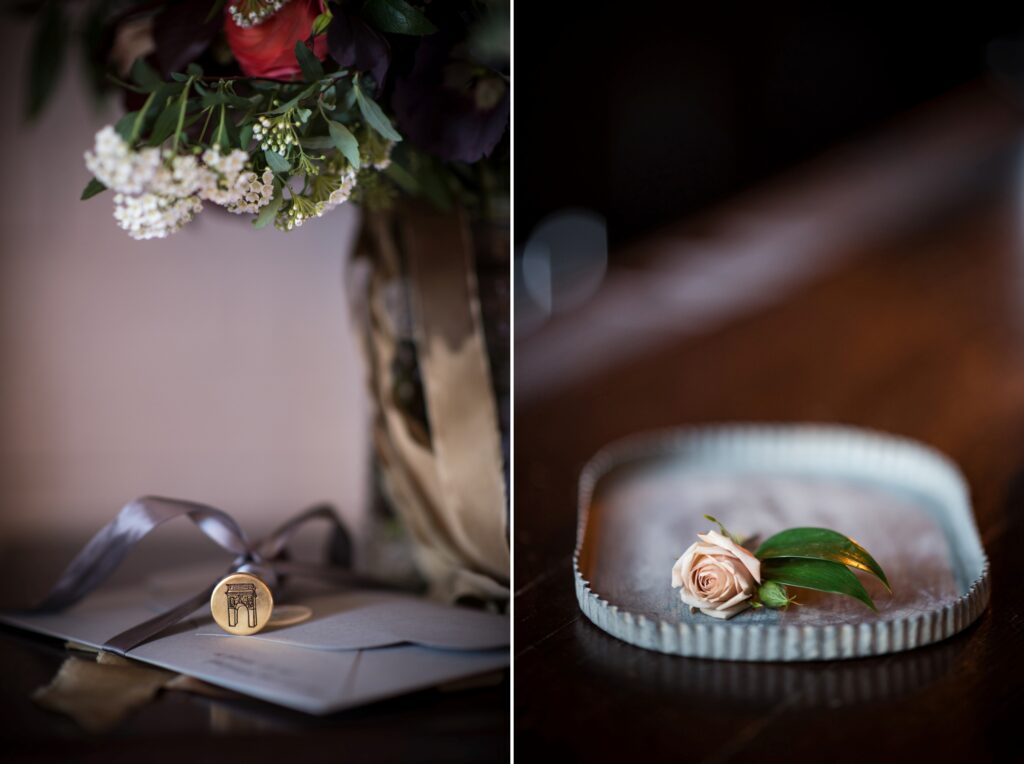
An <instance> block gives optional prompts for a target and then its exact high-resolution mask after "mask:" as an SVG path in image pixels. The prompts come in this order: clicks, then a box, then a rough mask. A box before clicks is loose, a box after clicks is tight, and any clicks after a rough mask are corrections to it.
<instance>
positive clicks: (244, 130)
mask: <svg viewBox="0 0 1024 764" xmlns="http://www.w3.org/2000/svg"><path fill="white" fill-rule="evenodd" d="M250 143H252V125H251V124H249V125H242V127H241V128H239V130H238V147H239V148H241V149H243V150H245V151H248V150H249V144H250Z"/></svg>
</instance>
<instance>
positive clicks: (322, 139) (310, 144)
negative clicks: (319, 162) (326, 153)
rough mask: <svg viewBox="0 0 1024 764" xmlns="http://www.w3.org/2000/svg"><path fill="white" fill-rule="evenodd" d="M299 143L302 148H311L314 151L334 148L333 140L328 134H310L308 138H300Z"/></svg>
mask: <svg viewBox="0 0 1024 764" xmlns="http://www.w3.org/2000/svg"><path fill="white" fill-rule="evenodd" d="M299 145H300V146H302V148H304V149H313V150H314V151H319V150H321V149H333V148H335V145H334V140H333V139H332V138H331V137H330V136H329V135H311V136H309V137H308V138H300V139H299Z"/></svg>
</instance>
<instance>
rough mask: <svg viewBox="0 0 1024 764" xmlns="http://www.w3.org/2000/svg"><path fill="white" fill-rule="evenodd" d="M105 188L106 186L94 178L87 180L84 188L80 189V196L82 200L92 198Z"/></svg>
mask: <svg viewBox="0 0 1024 764" xmlns="http://www.w3.org/2000/svg"><path fill="white" fill-rule="evenodd" d="M106 190H107V187H106V186H104V185H103V184H102V183H100V182H99V181H98V180H96V178H93V179H92V180H90V181H89V183H88V184H87V185H86V187H85V188H84V189H82V198H81V200H82V201H83V202H84V201H85V200H86V199H92V198H93V197H94V196H96V194H99V193H102V192H104V191H106Z"/></svg>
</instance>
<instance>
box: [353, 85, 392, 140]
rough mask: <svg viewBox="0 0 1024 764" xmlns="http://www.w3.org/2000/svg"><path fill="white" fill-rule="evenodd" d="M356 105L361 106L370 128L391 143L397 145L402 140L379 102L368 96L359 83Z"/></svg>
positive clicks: (356, 89)
mask: <svg viewBox="0 0 1024 764" xmlns="http://www.w3.org/2000/svg"><path fill="white" fill-rule="evenodd" d="M353 89H354V90H355V94H356V103H358V104H359V111H360V112H362V114H363V118H364V119H365V120H366V121H367V123H369V125H370V127H372V128H373V129H374V130H376V131H377V132H378V133H380V134H381V135H382V136H383V137H385V138H387V139H388V140H389V141H394V142H395V143H397V142H398V141H400V140H402V136H401V135H399V134H398V131H397V130H395V128H394V127H392V125H391V120H389V119H388V118H387V115H386V114H385V113H384V112H383V111H382V110H381V108H380V106H378V105H377V102H376V101H374V100H373V99H372V98H370V96H368V95H366V93H364V92H363V91H362V89H361V88H360V87H359V85H358V83H357V84H356V86H355V88H353Z"/></svg>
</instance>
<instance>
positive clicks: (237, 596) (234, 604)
mask: <svg viewBox="0 0 1024 764" xmlns="http://www.w3.org/2000/svg"><path fill="white" fill-rule="evenodd" d="M273 610H274V596H273V595H272V594H271V593H270V588H269V587H268V586H267V585H266V584H265V583H263V581H261V580H260V579H259V578H257V577H256V576H254V575H252V574H250V573H232V574H231V575H230V576H227V577H226V578H224V579H222V580H221V581H220V583H218V584H217V585H216V586H215V587H213V594H211V595H210V612H211V613H212V614H213V620H215V621H216V622H217V625H218V626H220V627H221V628H222V629H224V631H226V632H227V633H228V634H240V635H245V634H255V633H256V632H257V631H259V630H260V629H262V628H263V627H264V626H266V625H267V624H268V623H270V614H271V612H273Z"/></svg>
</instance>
